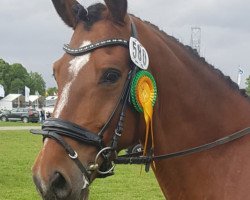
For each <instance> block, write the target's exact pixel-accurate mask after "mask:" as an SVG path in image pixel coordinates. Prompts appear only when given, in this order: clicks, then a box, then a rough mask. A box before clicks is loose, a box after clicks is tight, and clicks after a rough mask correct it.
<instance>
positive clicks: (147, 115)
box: [130, 70, 157, 164]
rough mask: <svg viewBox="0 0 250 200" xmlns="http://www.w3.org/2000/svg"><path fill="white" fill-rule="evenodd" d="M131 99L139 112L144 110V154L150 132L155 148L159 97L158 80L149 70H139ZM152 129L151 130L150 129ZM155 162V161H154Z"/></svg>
mask: <svg viewBox="0 0 250 200" xmlns="http://www.w3.org/2000/svg"><path fill="white" fill-rule="evenodd" d="M130 94H131V101H132V104H133V105H134V107H135V109H136V110H137V111H138V112H143V114H144V119H145V123H146V136H145V144H144V151H143V155H144V156H145V155H146V153H147V144H148V137H149V132H150V133H151V138H152V148H154V135H153V125H152V124H153V107H154V105H155V102H156V98H157V87H156V82H155V79H154V77H153V75H152V74H151V73H149V72H148V71H144V70H141V71H139V72H138V73H137V74H136V75H135V77H134V79H133V81H132V85H131V91H130ZM149 130H150V131H149ZM153 164H154V163H153Z"/></svg>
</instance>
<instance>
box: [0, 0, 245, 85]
mask: <svg viewBox="0 0 250 200" xmlns="http://www.w3.org/2000/svg"><path fill="white" fill-rule="evenodd" d="M80 2H81V3H82V4H84V5H86V6H87V5H90V4H92V3H95V2H97V1H95V0H92V1H91V0H84V1H83V0H82V1H80ZM128 4H129V12H130V13H133V14H134V15H136V16H138V17H140V18H141V19H145V20H147V21H150V22H152V23H154V24H155V25H157V26H159V27H160V28H161V29H163V30H164V31H165V32H166V33H168V34H169V35H173V36H175V37H176V38H177V39H179V40H180V41H181V42H182V43H184V44H188V45H189V44H190V40H191V27H193V26H198V27H200V28H201V32H202V36H201V55H202V56H204V57H205V58H206V60H207V61H208V62H209V63H211V64H212V65H214V66H215V67H216V68H219V69H220V70H221V71H222V72H223V73H224V74H226V75H229V76H231V78H232V79H233V80H234V81H237V73H238V68H239V67H240V68H241V69H243V71H244V74H243V81H242V84H241V87H245V84H244V82H245V79H246V78H247V77H248V76H249V75H250V1H249V0H237V1H236V0H203V1H201V0H186V1H183V0H174V1H173V0H154V1H149V0H129V1H128ZM71 34H72V30H71V29H69V28H68V27H67V26H66V25H64V23H63V22H62V21H61V19H60V18H59V16H57V14H56V11H55V10H54V7H53V5H52V3H51V1H50V0H35V1H20V0H0V58H3V59H4V60H5V61H7V62H8V63H10V64H12V63H21V64H23V66H25V67H26V68H27V69H28V70H29V71H33V72H39V73H41V74H42V75H43V77H44V79H45V80H46V84H47V87H52V86H55V82H54V80H53V78H52V68H51V66H52V64H53V62H54V61H55V60H57V59H58V58H59V57H60V56H61V55H62V54H63V51H62V45H63V44H64V43H68V42H69V40H70V37H71Z"/></svg>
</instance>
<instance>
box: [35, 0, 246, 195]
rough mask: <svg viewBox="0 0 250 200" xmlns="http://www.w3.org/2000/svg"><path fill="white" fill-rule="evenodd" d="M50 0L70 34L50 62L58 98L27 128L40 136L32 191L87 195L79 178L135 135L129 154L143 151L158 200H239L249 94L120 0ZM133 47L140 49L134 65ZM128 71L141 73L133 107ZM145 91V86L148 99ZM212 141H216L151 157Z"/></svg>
mask: <svg viewBox="0 0 250 200" xmlns="http://www.w3.org/2000/svg"><path fill="white" fill-rule="evenodd" d="M52 2H53V4H54V7H55V9H56V11H57V13H58V14H59V16H60V17H61V18H62V20H63V21H64V22H65V23H66V24H67V25H68V26H69V27H71V28H72V29H73V30H74V33H73V36H72V38H71V40H70V43H69V44H68V45H65V46H64V50H65V51H66V53H65V54H64V55H63V56H62V57H61V58H60V59H59V60H58V61H56V62H55V63H54V66H53V71H54V76H55V79H56V82H57V84H58V97H59V98H58V101H57V104H56V106H55V111H54V113H53V118H52V119H50V120H48V121H46V122H45V123H44V124H43V130H40V131H39V130H32V131H31V132H33V133H35V134H42V135H43V136H44V145H43V148H42V149H41V151H40V153H39V155H38V156H37V158H36V161H35V163H34V166H33V169H32V172H33V180H34V183H35V184H36V187H37V189H38V191H39V192H40V195H41V197H42V198H43V199H45V200H53V199H60V200H63V199H67V200H76V199H79V200H80V199H88V188H89V184H90V183H91V182H93V181H94V179H95V178H97V177H99V176H107V175H110V174H111V173H112V170H113V167H112V165H111V161H112V160H114V161H115V160H116V159H118V158H117V156H116V152H118V151H120V150H121V149H124V148H127V147H128V146H130V145H132V144H135V143H137V142H138V141H140V142H142V143H144V144H145V146H144V147H145V149H146V150H145V153H144V155H143V156H141V157H139V158H138V159H139V160H140V158H149V161H148V162H146V164H147V165H148V164H151V166H152V169H153V170H154V173H155V176H156V179H157V181H158V183H159V185H160V187H161V189H162V192H163V194H164V195H165V197H166V199H169V200H173V199H174V200H177V199H180V200H181V199H185V200H202V199H204V200H205V199H212V200H223V199H224V200H242V199H249V190H250V170H249V167H250V159H249V152H250V136H249V135H248V132H249V128H248V129H245V128H247V127H249V126H250V101H249V98H247V97H246V95H245V94H244V93H242V92H241V91H240V90H239V88H238V87H237V86H236V84H235V83H233V82H232V81H231V79H229V78H227V77H225V76H224V75H223V74H222V73H221V72H220V71H219V70H216V69H214V68H213V67H212V66H211V65H209V64H208V63H207V62H206V61H205V60H204V59H203V58H200V57H199V56H198V55H197V54H195V53H194V51H192V50H191V49H190V48H189V47H187V46H184V45H182V44H180V43H179V42H178V41H177V40H175V39H174V38H172V37H171V36H168V35H167V34H165V33H164V32H162V31H160V30H159V29H158V28H157V27H156V26H154V25H152V24H150V23H149V22H144V21H142V20H140V19H139V18H137V17H135V16H133V15H131V14H128V13H127V0H105V4H101V3H98V4H94V5H92V6H90V7H88V8H87V9H86V8H84V6H82V5H80V4H79V3H78V2H77V1H76V0H60V1H59V0H52ZM131 36H132V38H134V39H130V38H131ZM128 41H129V42H128ZM131 41H132V43H131ZM131 45H132V46H131ZM133 45H134V46H133ZM133 48H135V49H133ZM133 54H138V55H139V56H141V59H140V58H139V57H138V55H137V61H138V59H139V61H138V63H136V59H135V58H136V56H135V57H134V59H132V58H131V57H133ZM147 62H148V63H147ZM139 65H140V66H139ZM141 68H142V69H141ZM138 71H139V72H142V74H144V75H145V77H146V78H144V79H143V78H142V79H143V80H144V82H143V81H142V84H139V82H140V80H141V79H138V84H139V87H138V88H139V89H138V90H140V88H141V91H142V95H141V96H140V94H139V95H138V94H137V93H135V96H134V98H139V99H140V98H142V100H141V101H140V102H139V103H141V104H139V105H137V106H139V107H136V108H135V107H134V106H133V95H132V94H131V92H130V91H132V89H131V88H133V86H132V81H133V80H134V78H135V76H136V75H137V73H138ZM147 73H148V74H150V76H149V75H146V74H147ZM144 75H142V76H141V77H144ZM141 77H140V78H141ZM146 79H147V80H149V82H147V81H145V80H146ZM144 83H145V84H144ZM150 84H153V86H155V85H156V86H157V88H156V87H151V86H152V85H150ZM144 86H145V87H144ZM144 91H146V92H145V93H144ZM147 91H149V92H151V91H154V93H153V95H154V97H153V98H154V100H152V98H151V96H150V95H151V93H149V94H148V93H147ZM144 94H145V95H144ZM156 95H157V96H156ZM147 96H150V97H149V98H148V97H147ZM156 97H157V98H156ZM143 98H148V99H150V102H151V104H152V105H151V104H147V105H150V106H148V107H147V106H146V103H145V104H144V103H142V102H143ZM131 99H132V100H131ZM153 101H155V105H154V107H153V108H152V106H153ZM137 103H138V102H137ZM144 105H145V107H143V112H138V111H137V110H138V109H139V110H140V106H144ZM152 109H153V110H152ZM145 113H146V114H145ZM83 127H84V128H83ZM243 129H244V130H243ZM241 130H243V131H241ZM243 132H244V137H242V138H238V139H237V140H234V141H231V139H230V138H232V137H234V134H233V133H236V135H237V136H238V135H239V133H240V134H242V133H243ZM145 133H148V134H149V137H148V136H147V134H145ZM153 133H154V134H153ZM221 138H222V139H221ZM226 140H229V141H230V142H225V141H226ZM146 141H147V142H146ZM213 141H216V142H215V143H216V144H219V143H221V144H222V143H223V145H220V146H217V145H214V146H213V148H207V149H206V150H204V151H199V152H196V153H193V154H188V153H187V154H186V155H183V156H180V157H173V158H171V159H162V160H157V159H155V160H154V162H153V159H152V158H153V157H157V156H159V155H165V154H167V153H171V152H178V151H181V150H183V149H190V148H192V147H197V146H202V145H203V144H213ZM224 143H225V144H224ZM202 147H204V146H202ZM209 147H211V145H209ZM198 149H201V148H198ZM129 159H130V161H131V162H132V160H133V159H132V158H129ZM144 198H146V197H144Z"/></svg>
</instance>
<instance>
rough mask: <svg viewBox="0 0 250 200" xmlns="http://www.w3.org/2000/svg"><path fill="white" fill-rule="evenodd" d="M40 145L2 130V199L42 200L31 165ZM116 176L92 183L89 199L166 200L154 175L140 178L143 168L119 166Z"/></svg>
mask: <svg viewBox="0 0 250 200" xmlns="http://www.w3.org/2000/svg"><path fill="white" fill-rule="evenodd" d="M0 130H1V129H0ZM41 145H42V139H41V137H38V136H33V135H31V134H29V133H28V131H0V200H39V197H38V195H37V193H36V190H35V188H34V185H33V183H32V178H31V166H32V164H33V162H34V159H35V157H36V155H37V153H38V151H39V149H40V148H41ZM115 173H116V174H115V175H114V176H112V177H109V178H106V179H99V180H96V181H95V182H94V183H93V184H92V186H91V194H90V200H117V199H119V200H128V199H129V200H145V199H150V200H163V199H164V197H163V195H162V193H161V191H160V189H159V187H158V185H157V183H156V180H155V178H154V175H153V174H152V173H149V174H146V173H142V175H140V166H123V165H121V166H117V168H116V171H115Z"/></svg>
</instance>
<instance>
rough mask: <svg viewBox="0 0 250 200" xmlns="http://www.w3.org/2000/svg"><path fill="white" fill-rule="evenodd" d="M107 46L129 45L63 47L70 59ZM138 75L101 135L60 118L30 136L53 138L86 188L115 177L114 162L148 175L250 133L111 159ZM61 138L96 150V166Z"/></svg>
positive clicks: (104, 43) (126, 86)
mask: <svg viewBox="0 0 250 200" xmlns="http://www.w3.org/2000/svg"><path fill="white" fill-rule="evenodd" d="M131 36H132V37H135V38H137V31H136V27H135V24H134V23H133V22H132V23H131ZM108 46H109V47H110V46H123V47H125V48H128V46H129V42H128V41H127V40H124V39H119V38H113V39H107V40H103V41H100V42H96V43H94V44H90V45H87V46H84V47H81V48H78V49H73V48H71V47H69V45H64V50H65V51H66V53H68V54H70V55H73V56H79V55H84V54H86V53H89V52H91V51H94V50H96V49H98V48H104V47H108ZM137 71H138V67H137V66H136V65H135V64H133V63H132V62H131V69H130V71H129V73H128V75H127V79H126V81H125V84H124V87H123V90H122V93H121V95H120V98H119V99H118V102H117V104H116V106H115V108H114V110H113V112H112V113H111V115H110V117H109V118H108V119H107V122H106V123H105V124H104V126H103V127H102V129H101V130H100V131H99V133H98V134H97V133H92V132H91V131H89V130H87V129H85V128H82V127H80V126H78V125H77V124H74V123H71V122H69V121H64V120H62V119H58V118H51V119H47V120H46V121H45V122H44V124H43V126H42V130H31V133H33V134H39V135H43V137H44V138H52V139H54V140H56V141H57V142H58V143H59V144H60V145H61V146H62V147H63V148H64V149H65V151H66V152H67V153H68V155H69V157H70V158H71V159H72V160H73V161H74V162H75V163H76V165H77V166H78V167H79V169H80V170H81V172H82V174H83V176H84V177H85V179H86V180H87V185H86V187H87V186H88V184H89V183H90V182H91V174H92V172H93V171H98V172H99V177H106V176H109V175H112V174H113V169H114V166H113V164H112V162H111V160H113V162H114V163H115V164H145V166H146V171H148V170H149V166H150V164H151V163H152V161H156V160H163V159H169V158H174V157H179V156H185V155H190V154H193V153H198V152H202V151H205V150H208V149H211V148H214V147H216V146H219V145H222V144H225V143H228V142H231V141H234V140H236V139H239V138H241V137H243V136H245V135H248V134H249V133H250V128H245V129H243V130H241V131H238V132H236V133H233V134H231V135H229V136H226V137H223V138H220V139H218V140H216V141H214V142H211V143H207V144H204V145H201V146H198V147H194V148H190V149H186V150H183V151H179V152H174V153H170V154H165V155H160V156H153V152H151V153H149V155H148V156H141V155H138V154H129V155H126V156H119V157H117V156H116V155H115V158H113V159H112V156H113V155H114V154H116V150H117V145H118V141H119V138H120V137H121V136H122V133H123V125H124V120H125V110H126V107H127V104H128V102H129V96H130V86H131V80H132V79H133V77H134V76H135V74H136V72H137ZM119 109H120V116H119V120H118V123H117V127H116V129H115V132H114V135H113V138H112V141H111V143H110V144H109V145H110V146H106V144H105V143H104V141H103V135H104V133H105V131H106V129H107V128H108V126H109V124H110V123H111V121H112V119H113V117H114V115H115V113H117V112H118V110H119ZM62 136H65V137H69V138H72V139H74V140H77V141H79V142H82V143H85V144H88V145H92V146H95V147H96V148H97V149H98V151H99V152H98V154H97V155H96V158H95V162H94V164H91V165H89V166H86V165H84V164H83V163H82V162H81V161H80V160H79V158H78V154H77V152H76V151H74V149H73V148H72V147H71V146H70V145H69V144H68V143H67V142H66V141H65V140H64V139H63V137H62ZM100 156H101V157H102V158H103V163H102V165H101V166H99V164H98V159H99V158H100ZM83 189H84V188H83Z"/></svg>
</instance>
